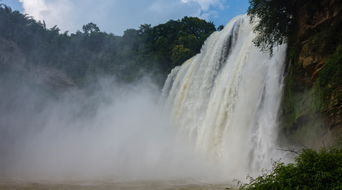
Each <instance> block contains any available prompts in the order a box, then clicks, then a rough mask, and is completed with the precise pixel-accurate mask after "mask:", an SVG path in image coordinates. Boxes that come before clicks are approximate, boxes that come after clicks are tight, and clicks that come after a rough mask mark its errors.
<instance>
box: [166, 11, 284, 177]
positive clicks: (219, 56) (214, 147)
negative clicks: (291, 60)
mask: <svg viewBox="0 0 342 190" xmlns="http://www.w3.org/2000/svg"><path fill="white" fill-rule="evenodd" d="M253 27H254V25H253V24H251V23H250V22H249V17H248V16H246V15H242V16H238V17H236V18H234V19H232V20H231V21H230V22H229V23H228V24H227V26H226V27H225V28H224V29H223V30H222V31H219V32H215V33H213V34H212V35H211V36H210V37H209V38H208V39H207V40H206V42H205V44H204V45H203V47H202V50H201V53H199V54H197V55H196V56H194V57H192V58H191V59H189V60H187V61H186V62H185V63H183V64H182V65H181V66H178V67H176V68H174V69H173V70H172V72H171V73H170V74H169V76H168V79H167V81H166V82H165V86H164V88H163V97H164V98H165V102H166V105H167V106H166V107H167V108H168V111H169V112H170V114H171V116H172V120H173V125H174V126H175V127H177V128H178V129H179V131H180V133H181V134H183V135H186V137H187V139H188V140H189V142H191V143H193V145H194V147H195V148H196V149H197V150H198V151H200V152H203V153H205V154H206V155H208V158H210V159H212V160H215V161H216V162H221V163H222V164H223V166H224V170H225V171H226V172H227V173H228V174H230V175H231V176H232V178H238V179H239V178H240V179H241V178H244V177H246V175H253V174H260V172H261V171H262V170H263V169H270V167H271V166H272V159H273V160H276V159H278V158H279V153H278V151H277V136H278V132H277V125H278V123H277V114H278V110H279V105H280V99H281V94H282V86H283V71H284V61H285V53H286V46H285V45H283V46H278V47H275V48H274V49H273V56H270V54H269V52H262V51H260V49H258V48H257V47H255V46H254V44H253V39H254V38H255V36H256V34H255V33H254V32H253Z"/></svg>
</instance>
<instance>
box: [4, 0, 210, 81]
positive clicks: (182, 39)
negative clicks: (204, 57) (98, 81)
mask: <svg viewBox="0 0 342 190" xmlns="http://www.w3.org/2000/svg"><path fill="white" fill-rule="evenodd" d="M215 30H216V29H215V26H214V24H213V23H210V22H207V21H205V20H202V19H199V18H195V17H184V18H183V19H181V20H170V21H168V22H166V23H165V24H160V25H157V26H151V25H149V24H143V25H141V26H140V28H139V29H127V30H126V31H125V32H124V34H123V36H116V35H114V34H111V33H106V32H102V31H101V30H100V28H99V27H98V26H97V25H96V24H95V23H88V24H86V25H84V26H83V27H82V30H81V31H77V32H75V33H71V34H69V33H68V32H64V33H61V32H60V30H59V28H58V27H57V26H54V27H52V28H47V27H46V25H45V22H40V21H35V20H34V19H33V18H32V17H29V16H27V15H24V14H21V13H20V12H18V11H13V10H12V9H11V8H10V7H8V6H6V5H4V4H1V5H0V38H1V39H4V40H7V41H11V42H13V43H15V44H16V45H17V46H18V47H19V48H20V50H21V51H22V52H23V54H24V55H25V59H26V61H27V65H30V66H34V65H39V66H44V67H50V68H54V69H59V70H61V71H63V72H65V73H66V74H67V75H68V76H70V77H71V78H72V79H73V80H74V81H75V82H76V83H78V84H81V83H82V82H83V81H84V79H85V78H86V77H87V76H89V75H93V74H108V75H114V76H115V77H117V79H118V80H121V81H125V82H130V81H134V80H137V79H139V78H140V77H142V75H143V73H146V72H147V73H150V74H152V75H154V76H156V77H157V78H159V81H160V83H162V81H164V79H165V77H166V76H167V74H168V73H169V72H170V70H171V69H172V68H173V67H175V66H177V65H180V64H182V63H183V62H184V61H185V60H186V59H189V58H190V57H191V56H193V55H195V54H196V53H199V51H200V49H201V46H202V44H203V42H204V41H205V39H206V38H207V37H208V36H209V35H210V34H211V33H212V32H214V31H215ZM0 54H1V52H0Z"/></svg>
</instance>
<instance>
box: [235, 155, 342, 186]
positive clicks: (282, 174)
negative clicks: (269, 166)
mask: <svg viewBox="0 0 342 190" xmlns="http://www.w3.org/2000/svg"><path fill="white" fill-rule="evenodd" d="M240 189H241V190H293V189H295V190H296V189H298V190H305V189H310V190H311V189H315V190H337V189H342V149H330V150H327V149H322V150H321V151H319V152H316V151H313V150H310V149H306V150H303V152H302V153H301V154H300V155H298V157H297V158H296V160H295V163H293V164H288V165H285V164H283V163H278V164H276V165H275V167H274V169H273V171H272V172H271V173H269V174H264V175H262V176H260V177H257V178H255V179H251V181H250V183H249V184H245V185H243V186H241V187H240Z"/></svg>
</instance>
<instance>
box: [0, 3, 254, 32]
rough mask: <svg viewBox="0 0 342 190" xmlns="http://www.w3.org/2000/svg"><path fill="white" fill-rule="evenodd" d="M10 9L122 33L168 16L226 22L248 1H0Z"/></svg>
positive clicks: (50, 21)
mask: <svg viewBox="0 0 342 190" xmlns="http://www.w3.org/2000/svg"><path fill="white" fill-rule="evenodd" d="M0 1H1V2H2V3H4V4H6V5H8V6H10V7H11V8H12V9H15V10H19V11H20V12H22V13H25V14H27V15H30V16H32V17H34V18H35V19H36V20H44V21H45V23H46V25H47V27H53V26H55V25H57V26H58V27H59V28H60V29H61V31H62V32H64V31H69V32H75V31H77V30H80V29H81V28H82V26H83V25H85V24H87V23H89V22H93V23H95V24H97V25H98V26H99V28H100V30H101V31H105V32H110V33H114V34H116V35H122V34H123V31H125V30H126V29H128V28H139V26H140V25H141V24H152V26H154V25H157V24H161V23H165V22H166V21H168V20H170V19H181V18H183V17H184V16H196V17H200V18H203V19H206V20H207V21H212V22H214V24H215V25H216V26H219V25H225V24H226V23H228V21H229V20H230V19H232V18H233V17H235V16H237V15H240V14H244V13H246V10H247V8H248V5H249V3H248V0H0Z"/></svg>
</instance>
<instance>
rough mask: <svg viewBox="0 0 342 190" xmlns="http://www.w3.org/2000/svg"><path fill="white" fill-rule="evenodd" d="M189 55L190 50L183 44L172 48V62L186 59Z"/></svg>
mask: <svg viewBox="0 0 342 190" xmlns="http://www.w3.org/2000/svg"><path fill="white" fill-rule="evenodd" d="M190 55H191V50H190V49H189V48H185V47H184V46H183V45H176V46H175V47H174V48H173V49H172V62H175V63H181V62H184V61H185V60H187V59H188V57H189V56H190Z"/></svg>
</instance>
